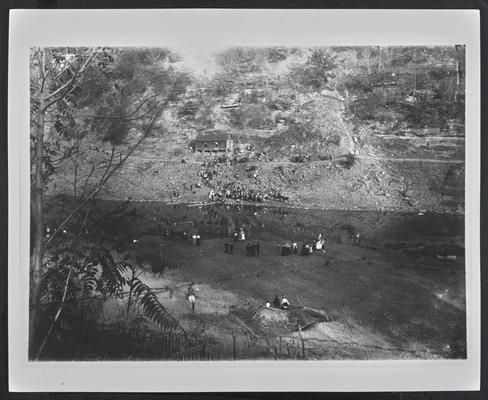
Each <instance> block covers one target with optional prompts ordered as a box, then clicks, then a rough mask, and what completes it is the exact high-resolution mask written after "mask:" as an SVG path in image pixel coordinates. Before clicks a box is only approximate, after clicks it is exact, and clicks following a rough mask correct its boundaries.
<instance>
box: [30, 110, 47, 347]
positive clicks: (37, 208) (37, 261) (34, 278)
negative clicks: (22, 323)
mask: <svg viewBox="0 0 488 400" xmlns="http://www.w3.org/2000/svg"><path fill="white" fill-rule="evenodd" d="M39 103H40V104H39V114H38V116H37V127H36V146H35V153H36V157H35V165H34V172H35V178H34V181H35V182H34V193H33V207H32V218H31V224H33V226H34V229H33V231H34V235H33V237H32V241H33V246H32V248H33V250H32V255H31V265H30V268H31V274H30V277H31V282H30V288H31V299H30V312H29V354H30V355H32V354H33V352H34V349H33V348H32V347H33V344H34V341H35V338H36V329H37V323H38V317H39V302H40V288H41V278H42V255H43V252H44V249H43V243H42V242H43V237H44V221H43V220H44V218H43V210H44V188H43V183H42V172H43V171H42V170H43V151H44V125H45V121H44V120H45V113H46V111H45V110H44V102H43V100H41V101H40V102H39ZM34 354H35V353H34Z"/></svg>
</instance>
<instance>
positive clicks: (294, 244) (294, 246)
mask: <svg viewBox="0 0 488 400" xmlns="http://www.w3.org/2000/svg"><path fill="white" fill-rule="evenodd" d="M292 247H293V254H298V244H297V242H296V241H295V240H294V241H293V243H292Z"/></svg>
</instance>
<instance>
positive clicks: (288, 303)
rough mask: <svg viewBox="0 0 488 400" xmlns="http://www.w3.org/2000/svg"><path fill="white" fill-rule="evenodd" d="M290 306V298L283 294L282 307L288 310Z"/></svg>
mask: <svg viewBox="0 0 488 400" xmlns="http://www.w3.org/2000/svg"><path fill="white" fill-rule="evenodd" d="M288 307H290V302H289V301H288V299H287V298H286V295H283V296H282V297H281V308H282V309H283V310H287V309H288Z"/></svg>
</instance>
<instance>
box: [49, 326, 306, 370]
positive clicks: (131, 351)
mask: <svg viewBox="0 0 488 400" xmlns="http://www.w3.org/2000/svg"><path fill="white" fill-rule="evenodd" d="M58 340H59V342H58V343H51V345H52V348H53V350H54V349H55V347H56V346H60V345H61V344H62V343H74V342H76V343H77V344H78V345H79V346H80V348H82V349H83V352H82V353H81V354H80V357H81V358H85V357H86V358H88V359H91V358H92V357H93V358H96V359H103V360H175V361H211V360H251V359H271V360H272V359H275V360H278V359H305V358H306V348H305V342H304V341H301V340H299V338H282V337H281V336H279V337H273V338H261V337H256V336H254V335H252V334H242V333H240V334H237V333H234V334H227V335H221V336H219V337H212V336H207V335H197V336H195V335H193V336H192V335H189V334H186V333H182V332H157V331H153V330H151V329H147V328H141V327H137V328H121V327H113V326H103V325H102V326H98V327H97V328H96V329H94V330H90V331H85V332H73V331H71V330H68V331H64V332H63V334H62V337H61V336H60V337H58ZM58 351H61V352H62V351H63V350H62V349H61V348H58Z"/></svg>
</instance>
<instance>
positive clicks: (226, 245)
mask: <svg viewBox="0 0 488 400" xmlns="http://www.w3.org/2000/svg"><path fill="white" fill-rule="evenodd" d="M224 252H225V253H226V254H228V253H229V242H228V241H227V239H226V240H225V241H224Z"/></svg>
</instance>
